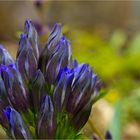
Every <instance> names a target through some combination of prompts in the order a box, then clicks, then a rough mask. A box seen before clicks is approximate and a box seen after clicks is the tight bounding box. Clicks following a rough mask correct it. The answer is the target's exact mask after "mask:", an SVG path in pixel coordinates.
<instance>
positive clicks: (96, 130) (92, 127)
mask: <svg viewBox="0 0 140 140" xmlns="http://www.w3.org/2000/svg"><path fill="white" fill-rule="evenodd" d="M88 124H89V125H90V127H91V129H92V130H93V131H94V132H95V133H96V134H97V135H98V136H99V138H100V140H104V138H103V136H102V135H101V133H100V132H99V131H98V129H97V128H96V126H95V125H94V124H93V123H92V120H91V118H89V119H88Z"/></svg>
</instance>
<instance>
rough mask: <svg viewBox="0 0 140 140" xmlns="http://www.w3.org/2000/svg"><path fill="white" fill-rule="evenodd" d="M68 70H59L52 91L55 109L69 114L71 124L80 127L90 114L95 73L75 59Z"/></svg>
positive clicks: (94, 86) (94, 87)
mask: <svg viewBox="0 0 140 140" xmlns="http://www.w3.org/2000/svg"><path fill="white" fill-rule="evenodd" d="M73 62H74V61H73ZM74 63H75V64H74ZM74 63H73V64H74V67H73V68H72V69H71V70H70V69H68V68H64V69H61V70H60V73H59V76H58V77H57V83H56V85H55V89H54V93H53V102H54V106H55V110H57V111H58V112H61V111H65V112H67V113H68V114H69V116H70V118H71V120H72V123H73V125H74V126H75V127H76V128H77V129H80V128H82V127H83V126H84V124H85V123H86V122H87V120H88V117H89V115H90V111H91V106H92V100H93V99H92V100H91V97H93V96H94V92H95V89H96V75H95V74H94V73H93V71H92V69H89V65H88V64H80V65H78V63H77V61H75V62H74Z"/></svg>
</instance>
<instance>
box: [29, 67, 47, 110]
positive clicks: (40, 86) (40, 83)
mask: <svg viewBox="0 0 140 140" xmlns="http://www.w3.org/2000/svg"><path fill="white" fill-rule="evenodd" d="M44 86H45V79H44V75H43V74H42V72H41V71H40V70H38V71H37V72H36V77H35V79H34V80H33V83H32V96H31V97H32V100H33V105H34V108H35V110H39V108H40V101H41V98H42V96H43V95H44V94H45V89H44Z"/></svg>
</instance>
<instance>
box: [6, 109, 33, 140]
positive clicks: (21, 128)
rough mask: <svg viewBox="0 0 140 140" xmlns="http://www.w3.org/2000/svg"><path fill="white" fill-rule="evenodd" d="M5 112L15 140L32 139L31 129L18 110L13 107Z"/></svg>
mask: <svg viewBox="0 0 140 140" xmlns="http://www.w3.org/2000/svg"><path fill="white" fill-rule="evenodd" d="M4 112H5V115H6V117H7V120H8V122H9V126H10V130H11V134H12V137H13V138H14V139H31V138H32V136H31V134H30V132H29V129H28V128H27V126H26V124H25V123H24V121H23V120H22V117H21V116H20V114H19V113H18V112H17V111H16V110H14V109H13V108H12V107H7V108H6V109H5V110H4Z"/></svg>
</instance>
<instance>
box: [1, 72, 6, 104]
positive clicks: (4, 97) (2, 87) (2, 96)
mask: <svg viewBox="0 0 140 140" xmlns="http://www.w3.org/2000/svg"><path fill="white" fill-rule="evenodd" d="M0 99H2V100H3V101H4V102H5V103H7V104H8V99H7V92H6V89H5V85H4V81H3V79H2V77H1V70H0Z"/></svg>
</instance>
